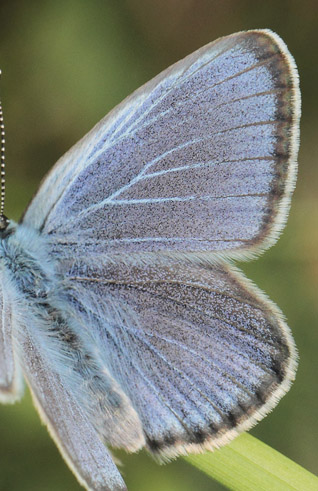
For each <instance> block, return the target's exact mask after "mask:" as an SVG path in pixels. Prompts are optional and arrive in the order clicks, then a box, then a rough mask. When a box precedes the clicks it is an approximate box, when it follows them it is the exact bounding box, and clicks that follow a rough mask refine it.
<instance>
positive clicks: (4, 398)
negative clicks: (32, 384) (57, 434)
mask: <svg viewBox="0 0 318 491" xmlns="http://www.w3.org/2000/svg"><path fill="white" fill-rule="evenodd" d="M15 298H16V295H15V292H14V288H13V286H12V282H11V281H10V279H9V278H8V277H7V274H6V272H5V271H4V270H3V269H2V271H1V274H0V402H4V403H7V402H15V401H16V400H18V399H20V397H21V396H22V393H23V379H22V373H21V369H20V366H19V364H18V362H17V360H16V356H15V353H14V343H15V340H14V325H13V311H14V309H15V308H16V305H15V302H14V300H15Z"/></svg>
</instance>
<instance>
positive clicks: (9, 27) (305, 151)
mask: <svg viewBox="0 0 318 491" xmlns="http://www.w3.org/2000/svg"><path fill="white" fill-rule="evenodd" d="M0 20H1V23H0V67H1V69H2V72H3V77H2V81H1V94H2V100H3V106H4V112H5V123H6V133H7V138H6V142H7V143H6V148H7V182H8V184H7V201H6V213H7V215H8V216H9V217H11V218H14V219H18V218H19V216H20V215H21V213H22V211H23V209H24V207H25V206H26V204H27V202H28V201H29V199H30V197H31V196H32V194H33V192H35V190H36V188H37V187H38V185H39V182H40V179H41V177H42V176H43V175H44V174H45V172H46V171H47V170H48V169H49V168H50V167H51V166H52V164H53V163H54V162H55V161H56V160H57V159H58V157H59V156H60V155H62V154H63V153H64V152H65V151H66V150H67V149H68V148H69V147H70V146H71V145H72V144H73V143H75V142H76V141H77V140H78V139H79V138H80V137H81V136H83V135H84V134H85V133H86V132H87V131H88V130H89V129H90V128H91V127H92V126H93V125H94V124H95V123H96V122H97V121H98V120H99V119H100V118H101V117H103V116H104V115H105V114H106V113H107V112H108V111H109V109H111V108H112V107H113V106H114V105H115V104H117V103H118V102H120V101H121V100H122V99H123V98H124V97H125V96H126V95H128V94H129V93H130V92H131V91H133V90H134V89H135V88H137V87H138V86H139V85H141V84H142V83H144V82H146V81H147V80H148V79H149V78H151V77H153V76H154V75H156V74H157V73H158V72H160V71H161V70H162V69H164V68H166V67H167V66H168V65H170V64H171V63H173V62H175V61H177V60H178V59H180V58H182V57H183V56H185V55H187V54H188V53H190V52H191V51H193V50H194V49H196V48H199V47H200V46H202V45H204V44H205V43H208V42H210V41H212V40H214V39H216V38H218V37H219V36H223V35H226V34H230V33H232V32H236V31H240V30H245V29H251V28H265V27H266V28H270V29H272V30H274V31H276V32H277V33H278V34H279V35H280V36H281V37H282V38H283V39H284V40H285V42H286V43H287V44H288V46H289V49H290V51H291V53H292V54H293V55H294V57H295V59H296V63H297V65H298V68H299V73H300V80H301V89H302V98H303V116H302V125H301V150H300V158H299V177H298V183H297V188H296V192H295V195H294V199H293V204H292V209H291V213H290V218H289V221H288V225H287V227H286V229H285V231H284V234H283V236H282V237H281V239H280V240H279V242H278V244H277V245H276V246H275V247H273V248H272V249H271V250H269V251H268V252H267V253H266V254H264V255H263V256H262V257H261V258H259V259H258V260H257V261H253V262H251V263H249V264H247V263H244V264H241V265H240V266H241V267H242V268H243V270H244V271H245V272H246V273H247V274H248V276H249V277H250V278H252V279H253V280H254V281H255V282H256V283H257V284H258V285H259V286H260V287H261V288H262V289H264V290H265V291H266V292H267V294H268V295H269V296H270V297H271V299H272V300H274V301H275V302H276V303H277V304H278V305H279V306H280V308H281V309H282V310H283V312H284V313H285V315H286V316H287V319H288V323H289V325H290V327H291V328H292V330H293V333H294V336H295V339H296V343H297V346H298V349H299V357H300V364H299V370H298V375H297V380H296V382H295V384H294V386H293V388H292V389H291V391H290V393H288V395H287V396H286V397H285V398H284V399H283V400H282V401H281V403H280V404H279V406H278V407H277V408H276V409H275V410H274V411H273V413H272V414H270V415H269V416H268V417H267V418H266V419H265V420H263V421H262V422H261V423H260V424H259V425H258V426H257V427H255V428H254V429H253V430H252V434H254V435H255V436H257V437H258V438H260V439H262V440H263V441H264V442H266V443H268V444H269V445H271V446H273V447H274V448H275V449H277V450H279V451H281V452H282V453H284V454H285V455H287V456H288V457H290V458H291V459H293V460H295V461H296V462H298V463H299V464H301V465H303V466H304V467H306V468H307V469H309V470H311V471H312V472H315V473H318V432H317V426H318V422H317V419H318V393H317V375H318V371H317V351H318V329H317V327H318V326H317V318H318V315H317V306H318V302H317V300H318V298H317V277H318V246H317V243H318V208H317V202H318V199H317V192H318V191H317V187H318V179H317V178H318V172H317V168H318V167H317V160H318V97H317V88H318V68H317V67H318V42H317V39H318V35H317V32H318V22H317V21H318V4H317V2H316V1H314V0H311V1H309V0H308V1H306V0H304V1H291V0H286V1H277V0H275V1H274V0H268V1H266V2H264V1H255V0H244V1H237V0H231V1H228V0H222V1H221V0H220V1H213V0H210V1H209V0H160V1H157V0H126V1H123V0H90V1H87V0H63V1H62V0H55V1H54V2H52V1H48V0H42V1H41V2H38V1H34V0H28V1H26V0H22V1H21V0H20V1H17V0H10V1H9V0H7V1H5V0H1V5H0ZM119 458H120V460H121V461H122V463H123V466H122V467H121V470H122V473H123V475H124V478H125V480H126V482H127V485H128V488H129V489H130V490H131V491H143V490H147V491H148V490H150V489H151V490H152V491H157V490H158V491H159V490H164V491H179V490H180V491H181V490H182V491H189V490H194V489H195V490H200V491H201V490H220V489H223V488H222V487H221V486H220V485H219V484H217V483H214V482H212V481H211V480H210V479H208V478H207V477H205V476H204V475H203V474H201V473H200V472H199V471H197V470H196V469H194V468H192V467H191V466H189V465H188V464H186V463H185V462H184V461H183V460H182V459H178V460H177V461H174V462H173V463H171V464H169V465H166V466H158V465H156V464H155V463H154V462H153V461H152V460H151V459H150V458H149V457H148V456H147V455H146V454H145V453H140V454H138V455H128V456H127V455H125V454H119ZM78 489H80V487H79V485H78V484H77V482H76V481H75V479H74V478H73V476H72V474H71V472H70V471H69V470H68V468H67V467H66V465H65V464H64V463H63V461H62V459H61V458H60V456H59V453H58V451H57V450H56V448H55V445H54V444H53V442H52V441H51V439H50V438H49V436H48V434H47V432H46V429H45V428H44V427H43V426H41V424H40V421H39V418H38V416H37V414H36V412H35V410H34V408H33V406H32V402H31V400H30V396H29V395H28V394H27V395H26V397H25V398H24V399H23V401H22V402H21V403H19V404H16V405H15V406H1V407H0V490H1V491H2V490H5V491H7V490H10V491H15V490H23V491H31V490H32V491H44V490H47V491H57V490H59V491H64V490H67V491H72V490H78Z"/></svg>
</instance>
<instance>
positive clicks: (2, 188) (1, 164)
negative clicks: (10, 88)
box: [0, 70, 9, 231]
mask: <svg viewBox="0 0 318 491" xmlns="http://www.w3.org/2000/svg"><path fill="white" fill-rule="evenodd" d="M0 76H1V70H0ZM0 139H1V143H0V145H1V148H0V231H2V230H5V229H6V228H7V226H8V225H9V220H8V218H7V217H6V216H5V214H4V213H3V211H4V199H5V194H6V172H5V141H6V140H5V131H4V121H3V111H2V104H1V101H0Z"/></svg>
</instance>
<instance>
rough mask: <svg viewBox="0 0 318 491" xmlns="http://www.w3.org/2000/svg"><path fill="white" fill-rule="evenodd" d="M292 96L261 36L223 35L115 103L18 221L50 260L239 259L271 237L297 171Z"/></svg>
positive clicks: (279, 46) (293, 84) (289, 72)
mask: <svg viewBox="0 0 318 491" xmlns="http://www.w3.org/2000/svg"><path fill="white" fill-rule="evenodd" d="M299 109H300V102H299V90H298V78H297V72H296V68H295V65H294V62H293V59H292V57H291V55H290V54H289V52H288V50H287V47H286V46H285V44H284V43H283V41H282V40H281V39H280V38H279V37H278V36H277V35H276V34H274V33H272V32H270V31H248V32H242V33H238V34H233V35H231V36H227V37H224V38H221V39H219V40H217V41H215V42H214V43H211V44H209V45H207V46H204V47H203V48H201V49H199V50H198V51H196V52H195V53H193V54H191V55H189V56H187V57H186V58H185V59H184V60H181V61H180V62H178V63H176V64H175V65H173V66H172V67H170V68H168V69H167V70H165V71H164V72H162V73H161V74H160V75H158V76H157V77H155V78H154V79H153V80H151V81H150V82H148V83H147V84H146V85H144V86H143V87H141V88H140V89H139V90H137V91H136V92H135V93H134V94H132V95H131V96H130V97H128V98H127V99H126V100H125V101H123V102H122V103H121V104H120V105H119V106H118V107H117V108H115V109H114V110H113V111H112V112H111V113H110V114H109V115H108V116H107V117H106V118H104V119H103V120H102V121H101V122H100V123H99V124H98V125H97V126H95V128H93V130H92V131H91V132H90V133H88V134H87V135H86V136H85V137H84V138H83V139H82V140H81V141H80V142H78V144H77V145H75V146H74V147H73V148H72V149H71V150H70V151H69V152H68V153H66V155H65V156H64V157H62V159H61V160H60V161H59V162H58V163H57V165H56V166H55V167H53V169H52V171H51V172H50V173H49V175H48V176H47V178H46V179H45V180H44V181H43V184H42V186H41V188H40V190H39V192H38V193H37V194H36V196H35V197H34V199H33V201H32V202H31V205H30V207H29V208H28V209H27V211H26V214H25V216H24V219H23V221H24V223H25V224H27V225H29V226H32V227H34V228H37V229H40V230H41V231H42V233H43V234H44V235H46V236H47V238H48V239H49V241H50V242H51V245H52V250H53V251H54V252H55V253H56V255H57V257H58V258H59V257H63V256H65V255H67V254H69V255H71V256H73V255H75V254H76V255H81V254H84V255H92V254H95V253H96V252H101V253H107V254H117V253H127V252H128V253H132V252H135V253H143V252H149V251H151V252H171V251H173V252H175V253H180V252H181V253H184V254H190V253H196V254H198V253H201V252H207V251H208V252H209V253H213V252H216V253H222V254H223V255H224V256H225V255H226V256H227V257H229V256H230V257H238V256H239V257H243V256H244V257H246V256H251V255H252V254H253V252H255V251H256V252H257V250H259V248H262V249H264V247H268V246H269V245H270V244H272V243H273V241H274V240H275V239H276V238H277V235H278V232H279V231H280V230H281V228H282V226H283V224H284V222H285V219H286V216H287V213H288V208H289V201H290V197H291V192H292V190H293V186H294V181H295V175H296V157H297V150H298V139H297V137H298V120H299Z"/></svg>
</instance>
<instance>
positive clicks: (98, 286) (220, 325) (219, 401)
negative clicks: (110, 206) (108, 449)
mask: <svg viewBox="0 0 318 491" xmlns="http://www.w3.org/2000/svg"><path fill="white" fill-rule="evenodd" d="M64 266H65V265H64ZM62 269H63V274H64V286H65V289H66V291H67V295H68V299H69V300H68V301H69V303H70V304H72V305H73V306H74V308H75V310H76V312H77V313H76V315H77V316H78V318H79V319H81V322H83V323H84V325H87V326H94V337H95V340H96V347H97V348H96V349H97V350H98V352H99V353H100V356H101V357H102V359H103V360H104V362H105V364H106V365H107V367H108V370H109V371H110V374H111V375H112V376H113V377H114V378H116V380H117V381H118V382H119V384H120V385H121V387H122V389H123V390H124V391H125V392H126V394H127V395H128V396H129V398H130V400H131V402H132V405H133V407H134V409H135V410H136V411H137V413H138V415H139V418H140V420H141V422H142V426H143V430H144V433H145V437H146V442H147V445H148V448H149V449H150V450H151V451H153V452H155V453H159V454H160V455H163V456H164V457H166V456H168V457H169V456H173V455H177V454H180V453H184V452H187V451H190V452H192V451H198V450H202V449H203V448H209V449H213V448H215V447H218V446H221V445H223V444H224V443H227V442H228V441H230V440H231V439H232V438H234V437H235V436H236V435H237V434H238V433H240V432H241V431H244V430H246V429H248V428H250V427H251V426H252V425H253V424H255V422H256V421H258V420H260V419H261V418H262V417H264V416H265V414H266V413H268V412H269V411H270V410H271V409H272V408H273V407H274V406H275V405H276V404H277V402H278V400H279V399H280V398H281V397H282V396H283V394H284V393H285V392H286V391H287V390H288V388H289V386H290V383H291V380H293V377H294V372H295V364H296V363H295V348H294V344H293V341H292V338H291V336H290V334H289V329H288V327H287V326H286V324H285V323H284V321H283V318H282V315H281V314H280V312H279V311H278V309H277V308H276V307H275V306H274V305H273V304H272V303H271V302H270V301H269V300H267V299H266V298H265V296H264V295H263V294H262V293H261V292H260V291H259V290H257V289H256V288H255V287H254V286H252V285H251V284H250V283H249V282H248V280H246V279H245V278H244V276H243V275H242V274H240V273H239V272H237V271H235V270H234V269H233V268H232V267H230V266H229V265H226V264H223V265H222V264H219V265H201V266H200V265H198V264H197V265H193V264H191V263H187V262H185V261H182V262H181V261H180V262H177V261H176V260H173V259H171V258H170V259H169V258H160V257H157V258H156V259H155V260H154V262H153V263H152V264H144V263H143V261H142V260H140V261H139V263H138V262H137V261H136V260H131V261H128V260H127V259H126V260H124V259H122V260H120V259H117V260H116V261H115V262H113V261H109V262H108V263H107V264H104V266H103V267H102V266H100V268H99V269H98V268H96V266H94V265H93V266H92V267H90V265H89V264H88V263H86V264H83V265H80V264H79V263H76V262H74V263H73V265H72V267H71V268H70V269H69V270H68V272H66V268H65V267H64V268H62ZM113 431H114V432H116V428H114V429H113ZM123 445H124V444H123Z"/></svg>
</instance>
